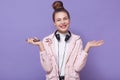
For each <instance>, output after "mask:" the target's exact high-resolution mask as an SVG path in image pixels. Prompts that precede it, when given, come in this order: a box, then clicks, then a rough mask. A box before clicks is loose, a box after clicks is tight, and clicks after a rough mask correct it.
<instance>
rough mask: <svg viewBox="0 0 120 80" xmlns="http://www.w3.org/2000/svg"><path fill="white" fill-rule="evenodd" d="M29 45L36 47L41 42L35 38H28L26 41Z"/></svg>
mask: <svg viewBox="0 0 120 80" xmlns="http://www.w3.org/2000/svg"><path fill="white" fill-rule="evenodd" d="M26 41H27V42H28V43H29V44H33V45H37V46H39V45H40V44H41V41H40V40H39V39H38V38H37V37H34V38H28V39H27V40H26Z"/></svg>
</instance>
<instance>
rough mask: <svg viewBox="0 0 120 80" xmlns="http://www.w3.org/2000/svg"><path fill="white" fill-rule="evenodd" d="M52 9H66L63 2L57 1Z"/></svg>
mask: <svg viewBox="0 0 120 80" xmlns="http://www.w3.org/2000/svg"><path fill="white" fill-rule="evenodd" d="M52 7H53V9H54V10H59V9H64V6H63V3H62V1H55V2H54V3H53V5H52Z"/></svg>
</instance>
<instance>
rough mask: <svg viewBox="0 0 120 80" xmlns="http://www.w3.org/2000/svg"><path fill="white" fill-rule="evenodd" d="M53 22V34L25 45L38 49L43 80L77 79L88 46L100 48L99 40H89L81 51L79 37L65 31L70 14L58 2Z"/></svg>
mask: <svg viewBox="0 0 120 80" xmlns="http://www.w3.org/2000/svg"><path fill="white" fill-rule="evenodd" d="M52 6H53V9H54V12H53V22H54V25H55V26H56V29H57V30H56V31H55V32H53V33H52V34H50V35H49V36H47V37H45V38H44V39H43V41H40V40H39V39H38V38H36V37H35V38H28V40H27V42H28V43H30V44H33V45H37V46H39V49H40V61H41V65H42V66H43V68H44V70H45V71H46V80H80V77H79V72H80V71H81V70H82V68H83V67H84V66H85V64H86V60H87V56H88V51H89V49H90V48H91V47H96V46H101V45H102V44H103V40H99V41H90V42H88V43H87V44H86V46H85V48H84V49H83V44H82V40H81V38H80V36H78V35H75V34H73V33H71V32H70V31H69V30H68V29H69V25H70V15H69V12H68V11H67V10H66V9H65V8H64V6H63V3H62V2H61V1H55V2H54V3H53V5H52Z"/></svg>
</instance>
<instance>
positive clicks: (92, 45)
mask: <svg viewBox="0 0 120 80" xmlns="http://www.w3.org/2000/svg"><path fill="white" fill-rule="evenodd" d="M103 43H104V41H103V40H98V41H95V40H94V41H90V42H88V43H87V46H88V47H97V46H101V45H103Z"/></svg>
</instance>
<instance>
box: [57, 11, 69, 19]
mask: <svg viewBox="0 0 120 80" xmlns="http://www.w3.org/2000/svg"><path fill="white" fill-rule="evenodd" d="M63 17H68V15H67V13H66V12H63V11H61V12H57V13H56V14H55V18H63Z"/></svg>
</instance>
